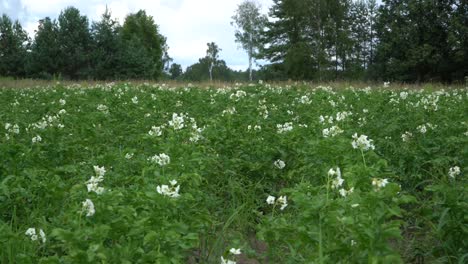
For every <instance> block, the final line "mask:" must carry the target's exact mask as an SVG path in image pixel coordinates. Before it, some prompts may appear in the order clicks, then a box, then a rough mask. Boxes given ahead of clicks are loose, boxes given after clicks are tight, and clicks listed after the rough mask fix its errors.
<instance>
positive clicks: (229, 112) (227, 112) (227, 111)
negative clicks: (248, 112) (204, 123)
mask: <svg viewBox="0 0 468 264" xmlns="http://www.w3.org/2000/svg"><path fill="white" fill-rule="evenodd" d="M235 113H237V111H236V108H235V107H234V106H233V107H229V108H227V109H225V110H223V112H222V113H221V115H222V116H225V115H233V114H235Z"/></svg>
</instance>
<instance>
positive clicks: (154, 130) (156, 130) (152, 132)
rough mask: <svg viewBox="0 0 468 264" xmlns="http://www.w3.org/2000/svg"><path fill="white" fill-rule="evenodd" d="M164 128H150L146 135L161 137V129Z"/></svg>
mask: <svg viewBox="0 0 468 264" xmlns="http://www.w3.org/2000/svg"><path fill="white" fill-rule="evenodd" d="M163 128H164V126H152V127H151V129H150V131H148V135H150V136H152V137H154V136H156V137H159V136H161V135H162V129H163Z"/></svg>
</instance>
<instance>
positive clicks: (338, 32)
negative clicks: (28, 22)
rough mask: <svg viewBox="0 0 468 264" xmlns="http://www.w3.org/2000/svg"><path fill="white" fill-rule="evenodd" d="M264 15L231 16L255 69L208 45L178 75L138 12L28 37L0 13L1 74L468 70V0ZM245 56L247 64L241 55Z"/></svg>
mask: <svg viewBox="0 0 468 264" xmlns="http://www.w3.org/2000/svg"><path fill="white" fill-rule="evenodd" d="M273 2H274V3H273V6H272V7H271V8H270V11H269V13H268V17H267V16H266V15H262V14H261V13H260V7H259V5H258V4H256V3H255V2H254V1H253V0H245V1H244V2H243V3H241V4H240V5H239V8H238V10H236V13H235V14H234V16H233V25H234V26H236V41H237V42H239V43H240V44H241V46H242V48H243V49H244V50H245V51H246V52H247V54H248V57H249V61H248V63H249V69H252V67H251V66H252V64H253V63H254V62H255V60H258V59H264V60H266V61H268V62H269V64H266V65H263V66H260V68H259V69H258V70H256V71H249V70H247V71H245V72H244V71H233V70H231V69H230V68H229V67H228V66H227V65H226V62H225V61H224V60H222V59H220V58H219V51H220V50H221V49H220V48H218V47H217V45H216V44H215V43H208V47H207V54H206V56H205V57H203V58H200V59H199V61H198V62H196V63H195V64H193V65H191V66H189V67H188V68H187V69H186V71H185V72H184V71H183V69H182V67H181V65H179V64H177V63H172V59H171V58H170V57H169V55H168V52H167V51H168V46H167V44H166V38H165V37H164V36H162V35H161V34H160V32H159V29H158V26H157V25H156V23H155V21H154V19H153V18H152V17H151V16H149V15H147V14H146V13H145V11H139V12H137V13H135V14H129V15H128V16H127V17H126V18H125V21H124V23H123V25H119V23H118V22H117V21H116V20H113V19H112V18H111V15H110V12H109V11H107V10H106V12H105V13H104V14H103V16H102V18H101V20H100V21H98V22H93V23H91V24H90V23H89V21H88V19H87V17H86V16H84V15H81V14H80V12H79V10H77V9H76V8H73V7H69V8H66V9H65V10H63V11H62V12H61V13H60V15H59V17H58V19H57V20H52V19H50V18H44V19H42V20H41V21H40V24H39V28H38V30H37V32H36V34H35V37H34V39H30V38H29V37H28V35H27V34H26V32H25V31H24V29H23V28H22V27H21V25H20V23H18V22H17V21H16V22H12V21H11V19H9V18H8V17H7V16H6V15H3V16H2V17H1V18H0V76H13V77H17V78H24V77H32V78H47V79H50V78H67V79H108V80H114V79H161V78H170V79H177V80H188V81H204V80H210V79H216V80H222V81H246V80H249V79H252V78H253V79H257V80H258V79H262V80H288V79H292V80H316V81H327V80H379V81H400V82H423V81H438V82H453V81H458V82H460V81H464V80H465V78H466V76H468V1H465V0H438V1H434V0H418V1H413V0H383V1H382V3H381V4H377V2H376V1H375V0H357V1H356V0H273ZM246 63H247V62H246Z"/></svg>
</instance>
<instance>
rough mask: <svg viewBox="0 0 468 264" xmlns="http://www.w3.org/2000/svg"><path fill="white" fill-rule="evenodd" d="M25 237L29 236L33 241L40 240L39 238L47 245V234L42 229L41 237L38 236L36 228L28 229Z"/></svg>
mask: <svg viewBox="0 0 468 264" xmlns="http://www.w3.org/2000/svg"><path fill="white" fill-rule="evenodd" d="M25 235H27V236H29V238H31V240H32V241H36V240H38V238H39V237H40V238H41V241H42V243H45V242H46V241H47V238H46V234H45V233H44V230H42V229H39V237H38V236H37V233H36V228H34V227H31V228H28V230H26V233H25Z"/></svg>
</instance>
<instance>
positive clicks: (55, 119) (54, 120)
mask: <svg viewBox="0 0 468 264" xmlns="http://www.w3.org/2000/svg"><path fill="white" fill-rule="evenodd" d="M66 113H67V111H65V110H64V109H62V110H60V111H59V115H64V114H66ZM59 115H45V116H43V117H42V119H41V120H40V121H38V122H36V123H33V124H32V127H33V128H36V129H40V130H44V129H46V128H47V127H53V126H54V125H56V126H57V127H59V128H63V124H61V123H60V116H59Z"/></svg>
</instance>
